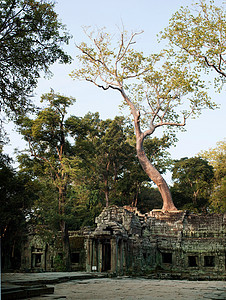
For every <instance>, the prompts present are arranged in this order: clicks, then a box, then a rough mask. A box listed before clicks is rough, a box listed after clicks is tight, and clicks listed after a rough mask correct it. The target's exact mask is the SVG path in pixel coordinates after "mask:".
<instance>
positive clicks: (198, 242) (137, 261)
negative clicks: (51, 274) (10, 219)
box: [22, 206, 226, 279]
mask: <svg viewBox="0 0 226 300" xmlns="http://www.w3.org/2000/svg"><path fill="white" fill-rule="evenodd" d="M225 221H226V215H223V214H219V215H217V214H212V215H195V214H190V213H188V212H186V211H178V212H170V213H167V212H166V213H163V212H161V211H157V210H153V211H152V212H150V213H149V214H145V215H142V214H140V213H139V212H138V211H137V210H136V209H134V208H130V207H124V208H123V207H117V206H111V207H108V208H105V209H104V210H103V212H102V213H101V214H100V215H99V216H98V217H97V218H96V229H94V230H88V229H87V230H83V231H79V232H78V231H77V232H70V246H71V253H72V257H71V258H72V270H75V271H79V270H86V271H93V272H95V271H99V272H110V273H114V274H134V275H146V276H150V277H158V278H192V279H224V278H225ZM60 249H61V246H60V239H57V238H56V237H52V240H51V238H50V239H49V240H48V241H47V240H46V241H44V239H43V237H42V238H41V237H40V236H38V235H35V234H30V235H29V238H28V242H27V245H25V247H24V249H23V250H24V252H23V253H24V254H23V260H22V267H23V269H33V270H46V271H52V270H54V269H56V264H55V261H56V258H57V257H58V259H59V255H60V252H61V250H60Z"/></svg>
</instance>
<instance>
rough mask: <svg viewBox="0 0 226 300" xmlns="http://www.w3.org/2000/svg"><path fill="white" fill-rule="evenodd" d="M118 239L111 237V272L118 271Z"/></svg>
mask: <svg viewBox="0 0 226 300" xmlns="http://www.w3.org/2000/svg"><path fill="white" fill-rule="evenodd" d="M116 244H117V243H116V239H115V238H112V239H111V272H116V270H117V256H116V249H117V245H116Z"/></svg>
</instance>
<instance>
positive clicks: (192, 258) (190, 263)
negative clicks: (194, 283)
mask: <svg viewBox="0 0 226 300" xmlns="http://www.w3.org/2000/svg"><path fill="white" fill-rule="evenodd" d="M197 262H198V257H197V256H195V255H192V256H188V266H189V267H198V263H197Z"/></svg>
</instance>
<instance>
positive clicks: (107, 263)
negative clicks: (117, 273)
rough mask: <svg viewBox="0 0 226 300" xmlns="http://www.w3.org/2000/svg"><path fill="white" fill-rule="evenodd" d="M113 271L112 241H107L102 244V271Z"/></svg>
mask: <svg viewBox="0 0 226 300" xmlns="http://www.w3.org/2000/svg"><path fill="white" fill-rule="evenodd" d="M110 270H111V244H110V240H105V241H104V242H103V244H102V271H103V272H107V271H110Z"/></svg>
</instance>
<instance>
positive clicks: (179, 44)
mask: <svg viewBox="0 0 226 300" xmlns="http://www.w3.org/2000/svg"><path fill="white" fill-rule="evenodd" d="M223 5H224V4H223V1H222V7H217V6H216V5H215V3H214V1H211V0H210V1H205V0H200V1H199V2H198V3H194V4H193V7H192V8H191V9H189V7H182V8H181V9H180V10H179V11H177V12H176V13H175V14H174V15H173V16H172V18H171V19H170V21H169V26H168V27H167V28H166V29H165V30H164V32H162V33H161V36H162V38H164V39H168V40H169V42H170V47H171V50H172V51H173V52H174V51H176V55H178V54H179V55H180V56H181V60H183V61H184V63H186V64H188V63H189V62H192V63H195V65H196V70H197V71H200V69H205V70H206V71H209V70H210V69H211V70H214V71H216V72H217V73H215V75H217V76H215V77H216V83H217V85H218V86H219V84H220V83H224V82H225V77H226V65H225V51H226V45H225V40H226V14H225V9H224V7H223ZM178 49H179V50H178ZM178 51H179V53H178ZM171 54H172V52H171Z"/></svg>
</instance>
